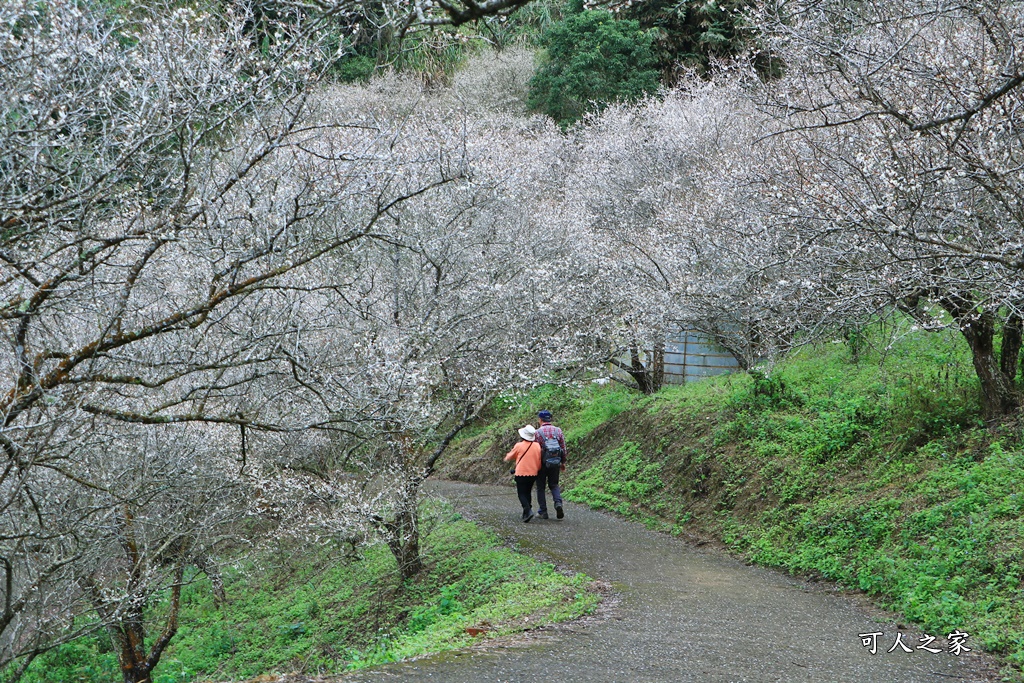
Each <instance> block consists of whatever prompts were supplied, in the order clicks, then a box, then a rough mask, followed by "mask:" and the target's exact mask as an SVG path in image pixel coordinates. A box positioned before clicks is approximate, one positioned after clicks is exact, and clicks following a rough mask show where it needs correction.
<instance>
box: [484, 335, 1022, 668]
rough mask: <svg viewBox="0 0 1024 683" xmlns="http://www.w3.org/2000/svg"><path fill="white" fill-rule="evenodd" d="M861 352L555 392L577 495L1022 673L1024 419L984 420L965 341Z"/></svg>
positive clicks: (869, 342)
mask: <svg viewBox="0 0 1024 683" xmlns="http://www.w3.org/2000/svg"><path fill="white" fill-rule="evenodd" d="M858 342H860V347H859V348H858V349H857V351H858V354H857V356H858V357H857V359H856V361H855V360H854V358H853V354H852V351H851V348H850V346H849V344H848V343H846V342H845V341H843V342H832V343H824V344H819V345H817V346H814V347H813V348H806V349H803V350H801V351H799V352H797V353H794V354H792V355H791V356H790V357H789V358H788V359H786V360H785V361H784V362H782V363H780V364H779V365H778V366H777V367H775V368H774V369H773V371H772V372H771V373H770V374H769V375H768V376H764V375H761V374H757V373H751V374H747V373H738V374H735V375H731V376H727V377H717V378H713V379H708V380H704V381H701V382H696V383H692V384H688V385H685V386H681V387H668V388H666V389H664V390H662V391H661V392H659V393H658V394H656V395H654V396H651V397H642V396H639V395H636V394H630V393H627V392H625V391H624V390H623V389H621V388H614V387H604V388H595V387H586V388H584V389H581V390H578V391H577V392H576V393H572V392H571V390H568V389H558V390H557V391H556V392H555V393H554V394H552V395H549V396H541V397H540V398H541V399H548V400H550V399H552V398H560V399H562V412H561V414H560V415H559V414H558V413H556V417H557V418H558V419H557V420H556V421H557V422H558V423H559V424H560V425H561V426H562V428H563V429H565V430H566V434H567V435H572V437H571V438H570V447H569V451H570V453H569V455H570V458H569V460H570V466H569V469H568V470H567V472H566V474H565V475H564V477H563V484H564V486H563V488H564V491H565V496H566V497H567V498H569V499H570V500H574V501H579V502H583V503H586V504H589V505H591V506H593V507H595V508H598V509H605V510H610V511H612V512H615V513H617V514H621V515H623V516H626V517H628V518H630V519H635V520H638V521H641V522H643V523H645V524H647V525H648V526H649V527H654V528H660V529H662V530H665V531H667V532H670V533H695V534H698V535H700V536H713V537H717V538H718V539H719V540H721V541H723V542H725V543H726V544H728V545H729V546H730V547H731V548H732V549H733V550H735V551H736V552H738V553H740V554H742V555H743V556H745V557H746V558H748V559H750V560H752V561H754V562H758V563H761V564H765V565H770V566H776V567H783V568H786V569H788V570H790V571H793V572H797V573H810V574H816V575H819V576H823V577H825V578H827V579H831V580H833V581H836V582H838V583H839V584H841V585H843V586H846V587H850V588H854V589H859V590H863V591H865V592H867V593H869V594H871V595H873V596H875V597H876V599H877V600H878V601H879V602H880V603H881V604H882V605H884V606H886V607H889V608H892V609H894V610H897V611H899V612H902V613H903V614H905V615H906V617H907V618H909V619H910V620H913V621H915V622H917V623H919V624H920V625H921V626H922V627H923V628H924V629H925V630H926V631H928V632H930V633H932V634H936V635H943V636H944V635H945V634H947V633H949V632H951V631H953V630H954V629H961V630H964V631H967V632H969V633H970V634H971V638H970V640H969V641H968V644H969V645H976V646H982V647H984V648H985V649H986V650H989V651H991V652H994V653H998V654H1000V655H1002V656H1003V657H1004V659H1005V661H1006V662H1007V663H1008V664H1009V665H1011V667H1012V669H1011V670H1008V671H1007V672H1006V675H1007V680H1017V679H1018V678H1019V676H1020V671H1019V669H1020V667H1022V666H1024V434H1022V426H1021V425H1022V422H1021V420H1019V419H1012V420H1008V421H1006V422H1004V423H1002V424H999V425H987V426H986V425H984V424H983V423H982V422H981V420H980V416H979V390H978V385H977V380H976V378H975V376H974V374H973V369H972V366H971V361H970V355H969V352H968V350H967V348H966V345H965V344H964V343H963V341H962V339H961V338H960V337H959V335H958V334H957V333H956V332H955V331H946V332H941V333H926V332H920V331H914V330H913V329H912V328H910V327H909V326H907V325H903V326H895V327H893V326H891V325H890V326H889V327H883V326H882V325H878V326H875V327H874V328H871V329H868V330H865V331H862V332H861V334H860V336H859V338H858ZM569 399H571V400H569ZM540 402H542V401H538V400H537V394H536V393H535V394H532V395H530V396H528V397H527V398H526V399H524V400H523V401H522V403H523V405H524V406H526V405H528V406H529V407H530V408H531V409H533V408H536V407H540V406H539V403H540ZM516 417H519V418H521V417H523V415H522V414H518V415H517V416H516ZM511 426H512V425H511V424H506V423H505V422H500V421H499V422H497V423H496V424H495V425H492V427H491V429H490V430H488V429H483V430H481V431H480V432H479V435H480V436H482V437H484V438H490V439H492V440H493V439H497V438H499V435H500V433H501V430H505V429H508V428H510V427H511Z"/></svg>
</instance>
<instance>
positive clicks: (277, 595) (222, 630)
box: [25, 503, 598, 683]
mask: <svg viewBox="0 0 1024 683" xmlns="http://www.w3.org/2000/svg"><path fill="white" fill-rule="evenodd" d="M424 521H425V526H424V528H425V529H428V530H429V531H428V533H427V534H426V536H425V538H424V547H423V549H424V556H425V557H424V559H425V562H426V565H427V566H426V570H425V571H424V572H423V573H422V574H421V575H419V576H417V577H415V578H414V579H411V580H409V581H406V582H402V581H400V580H399V578H398V576H397V574H396V572H395V567H394V559H393V557H392V556H391V554H390V553H389V552H388V550H387V548H386V547H384V546H379V545H378V546H373V547H370V548H368V549H367V550H366V551H365V552H364V553H363V555H362V557H361V558H359V559H351V558H349V559H346V558H344V557H341V556H340V555H339V554H337V553H336V552H335V551H333V550H331V549H328V548H312V547H300V546H299V547H297V546H295V545H294V544H289V545H287V546H282V547H279V548H277V549H276V550H275V551H274V552H272V553H269V554H267V555H265V556H263V557H261V558H260V560H261V561H260V565H259V566H256V565H254V564H252V563H251V562H248V563H247V564H246V566H244V567H238V568H235V569H234V570H232V571H230V572H228V574H227V575H226V576H225V583H226V588H227V595H228V603H227V604H225V605H223V606H221V607H216V606H215V605H214V604H213V596H212V593H211V591H210V590H209V584H208V583H207V582H206V581H205V580H201V579H196V580H195V581H194V582H193V583H191V584H190V585H188V586H187V588H186V589H185V591H184V607H183V610H182V617H181V623H182V627H181V628H180V630H179V631H178V634H177V636H176V637H175V639H174V640H173V641H172V643H171V645H170V647H169V648H168V650H167V652H166V653H165V654H164V656H163V658H162V660H161V663H160V665H159V666H158V667H157V671H156V674H155V675H154V677H153V683H182V682H184V681H195V680H203V681H206V680H228V679H231V680H238V679H244V678H249V677H254V676H257V675H262V674H267V673H273V672H309V673H332V672H339V671H344V670H347V669H356V668H362V667H364V666H370V665H374V664H381V663H385V662H390V661H397V660H400V659H405V658H409V657H414V656H417V655H423V654H427V653H431V652H440V651H444V650H450V649H454V648H458V647H463V646H465V645H468V644H470V643H471V642H473V641H474V636H472V635H470V634H469V633H467V631H466V629H467V628H479V629H483V630H484V631H485V635H484V636H483V637H494V636H497V635H502V634H507V633H512V632H516V631H522V630H525V629H527V628H533V627H535V626H537V625H539V624H545V623H552V622H559V621H566V620H569V619H573V618H576V617H578V616H581V615H583V614H585V613H588V612H589V611H591V610H592V609H593V607H594V606H595V605H596V603H597V601H598V597H597V593H596V592H594V590H593V589H592V582H591V581H590V579H589V578H587V577H586V576H585V575H582V574H576V575H574V576H566V575H564V574H562V573H559V572H558V571H556V570H555V568H554V567H553V566H552V565H550V564H544V563H541V562H538V561H536V560H533V559H532V558H529V557H527V556H524V555H520V554H517V553H515V552H513V551H511V550H509V549H508V548H505V547H503V546H502V545H501V542H500V541H499V539H498V538H497V537H496V536H495V535H494V534H493V533H490V532H487V531H484V530H481V529H480V528H478V527H476V526H475V525H473V524H472V523H470V522H469V521H466V520H464V519H462V518H461V517H460V516H459V515H458V514H457V513H455V512H453V511H452V509H451V507H450V506H448V505H442V504H439V503H434V504H432V505H430V506H429V509H427V510H426V511H425V514H424ZM479 637H480V636H477V639H478V638H479ZM25 680H27V681H29V682H31V683H69V682H71V681H74V682H76V683H100V682H102V683H107V682H111V683H113V682H115V681H120V680H121V677H120V675H119V673H118V665H117V658H116V655H115V654H114V653H113V652H111V648H110V644H109V641H108V640H107V637H106V635H105V634H103V633H98V634H96V635H95V636H93V637H90V638H84V639H82V640H79V641H77V642H75V643H72V644H70V645H67V646H64V647H61V648H59V649H57V650H54V651H52V652H50V653H47V654H45V655H43V656H41V657H40V658H38V659H37V660H36V661H35V662H34V664H33V666H32V669H31V670H30V672H29V674H28V675H27V677H26V679H25Z"/></svg>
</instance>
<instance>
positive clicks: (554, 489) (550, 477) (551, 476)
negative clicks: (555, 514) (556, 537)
mask: <svg viewBox="0 0 1024 683" xmlns="http://www.w3.org/2000/svg"><path fill="white" fill-rule="evenodd" d="M561 472H562V468H561V467H541V468H540V472H539V473H538V474H537V513H538V514H541V515H543V514H545V513H546V512H547V511H548V502H547V500H545V499H544V486H545V484H546V485H547V486H548V487H549V488H550V489H551V500H553V501H554V502H555V507H556V508H557V507H561V506H562V490H561V489H560V488H558V475H559V474H561ZM518 478H519V477H516V479H518Z"/></svg>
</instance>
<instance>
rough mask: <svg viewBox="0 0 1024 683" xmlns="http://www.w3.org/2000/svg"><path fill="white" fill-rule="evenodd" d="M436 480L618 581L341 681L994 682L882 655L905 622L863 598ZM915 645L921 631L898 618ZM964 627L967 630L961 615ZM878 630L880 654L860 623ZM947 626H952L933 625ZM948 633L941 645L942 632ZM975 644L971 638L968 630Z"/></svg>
mask: <svg viewBox="0 0 1024 683" xmlns="http://www.w3.org/2000/svg"><path fill="white" fill-rule="evenodd" d="M430 490H431V491H432V492H433V493H435V494H440V495H443V496H444V497H446V498H448V499H450V500H452V501H453V503H455V505H456V507H457V508H459V509H460V510H462V511H463V512H464V514H466V516H468V517H471V518H474V519H476V520H478V521H480V522H482V523H483V524H485V525H487V526H490V527H492V528H494V529H495V530H496V531H497V532H498V533H499V534H501V535H502V536H504V537H506V538H508V539H510V540H512V541H514V542H515V543H517V544H519V545H520V546H521V547H522V548H523V549H524V550H526V551H528V552H530V553H532V554H534V555H536V556H538V557H540V558H541V559H546V560H548V561H551V562H554V563H555V564H558V565H561V566H568V567H571V568H573V569H576V570H579V571H583V572H586V573H587V574H589V575H590V576H592V577H594V578H596V579H600V580H603V581H608V582H611V583H612V586H613V588H614V590H615V592H616V593H617V594H618V595H619V596H620V599H619V601H618V602H617V604H616V605H615V606H614V607H613V608H611V609H610V610H608V612H609V614H608V616H607V617H606V618H603V619H593V620H589V621H585V622H584V623H583V624H578V625H573V626H571V627H568V628H557V627H556V628H554V629H552V630H551V631H550V632H548V633H547V634H546V635H543V634H542V637H539V638H537V637H535V638H532V639H531V638H524V639H522V642H519V643H518V644H513V645H510V646H506V647H495V648H477V649H471V650H468V651H463V652H461V653H448V654H445V655H440V656H438V657H433V658H427V659H421V660H417V661H413V662H406V663H403V664H397V665H391V666H384V667H379V668H377V669H374V670H371V671H363V672H358V673H356V674H351V675H348V676H344V677H342V679H340V680H343V681H346V682H349V681H444V682H445V683H448V682H451V683H457V682H465V683H480V682H483V681H494V682H499V681H509V682H512V681H515V682H517V683H518V682H522V683H527V682H530V683H532V682H534V681H536V682H538V683H540V682H544V683H548V682H550V683H573V682H580V683H582V682H587V683H603V682H609V683H611V682H616V683H619V682H621V683H633V682H641V681H642V682H652V683H653V682H662V681H664V682H666V683H669V682H671V683H682V682H693V683H740V682H741V681H744V682H745V681H751V682H753V681H757V682H759V683H761V682H769V681H772V682H784V683H804V682H806V683H941V682H946V683H952V682H954V681H961V682H967V681H971V682H982V681H985V682H988V681H994V680H998V678H997V677H995V675H994V673H993V666H992V664H991V662H990V661H989V659H988V658H986V657H978V656H975V653H972V654H969V655H965V656H960V657H955V656H953V655H951V654H949V653H948V652H947V651H945V649H943V651H942V652H941V653H937V654H932V653H929V652H925V651H923V650H917V649H915V650H914V651H913V653H912V654H905V653H903V652H902V650H900V649H897V650H896V652H893V653H891V654H887V653H886V650H888V649H889V648H890V647H891V646H892V645H893V643H894V641H895V640H896V634H897V630H898V629H897V625H896V624H895V623H893V622H891V621H890V622H879V621H877V620H875V619H873V618H872V616H871V615H870V614H869V611H868V610H866V609H864V607H863V605H862V603H863V601H862V600H856V599H852V598H850V597H847V596H843V595H840V594H837V593H835V592H830V591H829V590H827V589H822V588H818V587H815V586H812V585H811V584H808V583H806V582H804V581H802V580H798V579H794V578H791V577H788V576H786V575H784V574H781V573H779V572H775V571H771V570H766V569H762V568H758V567H750V566H746V565H744V564H743V563H742V562H739V561H737V560H735V559H732V558H730V557H728V556H725V555H723V554H722V553H720V552H718V551H714V550H701V549H696V548H694V547H692V546H690V545H687V544H686V543H683V542H681V541H678V540H676V539H673V538H670V537H668V536H665V535H661V534H656V533H653V532H650V531H648V530H646V529H644V528H643V527H642V526H640V525H638V524H634V523H630V522H626V521H623V520H621V519H617V518H615V517H612V516H609V515H605V514H601V513H598V512H594V511H591V510H589V509H586V508H583V507H581V506H574V505H568V506H567V507H566V518H565V519H564V520H561V521H557V520H553V519H552V520H548V521H544V520H534V521H533V522H530V523H529V524H523V523H522V522H520V521H519V510H518V509H517V508H518V504H517V502H516V499H515V492H514V491H513V490H512V489H511V488H509V489H504V488H498V487H487V486H473V485H468V484H456V483H449V482H437V483H433V484H432V485H431V487H430ZM899 630H902V631H903V633H904V638H903V642H905V643H906V644H907V645H908V646H909V647H911V648H916V647H917V646H918V645H920V644H921V643H920V642H919V640H918V639H919V638H920V637H921V635H922V634H921V633H920V632H918V631H915V630H911V629H907V628H906V627H903V628H901V629H899ZM961 630H964V631H967V632H968V633H969V632H970V630H971V625H970V624H963V625H962V627H961ZM878 631H881V632H883V634H884V635H883V636H880V637H878V641H877V654H875V655H871V654H870V652H869V649H868V648H866V647H864V646H863V645H862V644H861V638H860V636H859V634H861V633H871V632H878ZM933 635H941V636H944V635H945V634H933ZM939 642H942V643H943V644H944V639H941V638H940V641H938V642H937V643H934V644H933V645H932V646H933V647H934V646H935V645H936V644H938V643H939ZM966 644H967V645H968V646H970V645H971V641H970V638H968V639H967V641H966Z"/></svg>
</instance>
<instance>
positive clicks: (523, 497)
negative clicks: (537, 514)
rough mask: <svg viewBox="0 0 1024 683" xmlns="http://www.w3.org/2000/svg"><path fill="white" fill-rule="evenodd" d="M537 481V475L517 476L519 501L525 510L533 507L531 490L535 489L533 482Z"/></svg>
mask: <svg viewBox="0 0 1024 683" xmlns="http://www.w3.org/2000/svg"><path fill="white" fill-rule="evenodd" d="M535 481H537V477H519V476H517V477H516V493H517V494H518V495H519V503H520V504H521V505H522V506H523V511H524V512H525V511H526V510H530V509H532V508H533V499H532V498H531V495H530V492H531V491H533V482H535Z"/></svg>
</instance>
